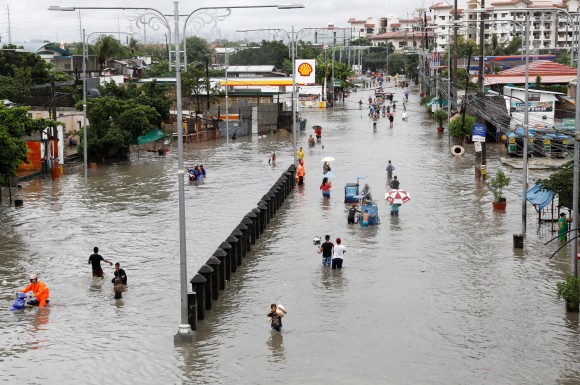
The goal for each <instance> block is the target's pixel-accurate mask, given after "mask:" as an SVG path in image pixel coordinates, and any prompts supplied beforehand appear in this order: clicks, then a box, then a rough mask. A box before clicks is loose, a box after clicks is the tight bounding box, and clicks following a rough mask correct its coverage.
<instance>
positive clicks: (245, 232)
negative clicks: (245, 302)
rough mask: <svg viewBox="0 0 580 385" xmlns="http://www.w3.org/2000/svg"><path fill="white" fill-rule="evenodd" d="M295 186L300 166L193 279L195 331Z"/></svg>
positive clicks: (191, 296)
mask: <svg viewBox="0 0 580 385" xmlns="http://www.w3.org/2000/svg"><path fill="white" fill-rule="evenodd" d="M295 186H296V166H294V165H290V167H288V171H284V172H283V173H282V175H281V176H280V177H279V178H278V180H277V181H276V182H275V183H274V184H273V185H272V187H271V188H270V189H269V190H268V192H267V193H266V194H264V196H263V197H262V198H261V199H260V201H259V202H258V204H257V206H256V207H255V208H253V209H252V210H251V211H249V212H248V213H247V214H246V215H245V216H244V217H243V218H242V220H241V222H240V224H239V225H237V226H236V227H235V228H234V231H232V233H231V234H230V235H229V236H228V237H227V239H226V240H225V241H224V242H222V243H221V244H220V246H219V247H218V248H217V249H216V251H215V252H214V253H213V255H212V256H211V257H210V258H208V260H207V261H206V263H205V264H204V265H202V266H201V268H200V269H199V270H198V272H197V274H196V275H195V276H194V277H193V278H192V279H191V281H190V283H191V287H192V291H193V293H188V295H187V306H188V322H189V324H190V325H191V327H192V329H193V330H196V329H197V321H198V320H204V319H205V317H206V310H211V309H212V307H213V301H217V300H218V299H219V297H220V295H219V291H220V290H225V289H226V287H227V281H229V280H231V279H232V277H233V275H232V273H235V272H237V271H238V266H241V265H242V259H243V258H245V256H246V254H247V253H248V252H250V251H251V248H252V245H255V244H256V243H257V241H258V239H260V237H261V235H262V234H263V233H264V231H265V230H266V228H267V226H268V224H269V223H270V220H271V219H272V218H273V217H274V215H275V214H276V213H277V211H278V210H279V209H280V207H282V204H283V203H284V201H285V200H286V198H287V197H288V196H289V195H290V194H291V193H292V191H293V190H294V187H295Z"/></svg>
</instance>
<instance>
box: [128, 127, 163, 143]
mask: <svg viewBox="0 0 580 385" xmlns="http://www.w3.org/2000/svg"><path fill="white" fill-rule="evenodd" d="M164 138H165V133H164V132H163V131H161V130H159V129H155V130H151V131H149V132H148V133H146V134H145V135H141V136H139V137H137V143H133V144H147V143H151V142H155V141H156V140H160V139H164Z"/></svg>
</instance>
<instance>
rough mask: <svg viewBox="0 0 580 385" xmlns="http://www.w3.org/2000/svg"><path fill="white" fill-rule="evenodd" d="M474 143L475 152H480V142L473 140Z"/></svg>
mask: <svg viewBox="0 0 580 385" xmlns="http://www.w3.org/2000/svg"><path fill="white" fill-rule="evenodd" d="M473 144H474V145H475V152H481V142H473Z"/></svg>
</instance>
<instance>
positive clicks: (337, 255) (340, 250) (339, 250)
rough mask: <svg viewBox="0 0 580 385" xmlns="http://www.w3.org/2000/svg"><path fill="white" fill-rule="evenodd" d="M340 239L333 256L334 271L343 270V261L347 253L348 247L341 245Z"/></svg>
mask: <svg viewBox="0 0 580 385" xmlns="http://www.w3.org/2000/svg"><path fill="white" fill-rule="evenodd" d="M341 242H342V241H341V239H340V238H336V245H335V246H334V249H333V256H332V270H336V269H337V268H338V269H342V260H343V258H344V253H346V247H344V245H343V244H342V243H341Z"/></svg>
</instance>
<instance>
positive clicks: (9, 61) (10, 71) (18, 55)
mask: <svg viewBox="0 0 580 385" xmlns="http://www.w3.org/2000/svg"><path fill="white" fill-rule="evenodd" d="M17 48H18V47H16V46H15V45H4V46H3V47H2V50H1V51H0V76H7V77H14V76H16V75H17V71H18V69H22V68H29V69H30V78H31V81H32V83H34V84H41V83H47V82H48V81H49V80H50V76H49V70H50V67H51V66H50V65H49V64H48V63H47V62H46V61H44V60H43V59H42V58H41V57H40V56H38V55H37V54H35V53H28V52H16V51H15V50H16V49H17Z"/></svg>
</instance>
